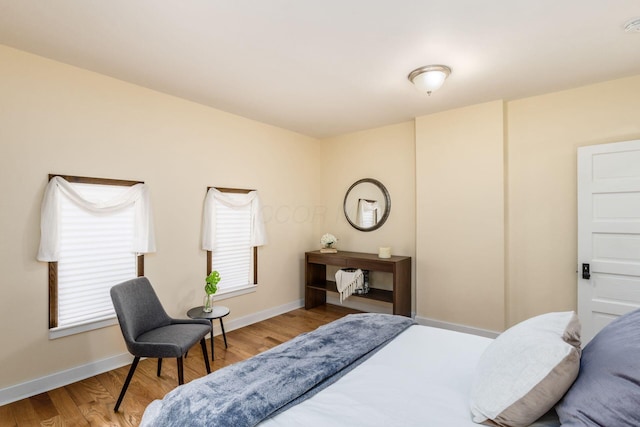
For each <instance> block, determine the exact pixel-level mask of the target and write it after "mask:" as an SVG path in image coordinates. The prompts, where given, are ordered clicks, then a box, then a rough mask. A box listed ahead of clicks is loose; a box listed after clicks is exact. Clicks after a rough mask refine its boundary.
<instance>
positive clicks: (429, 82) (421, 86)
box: [408, 65, 451, 95]
mask: <svg viewBox="0 0 640 427" xmlns="http://www.w3.org/2000/svg"><path fill="white" fill-rule="evenodd" d="M449 74H451V68H449V67H447V66H446V65H427V66H426V67H420V68H416V69H415V70H413V71H412V72H411V73H409V76H408V78H409V81H410V82H411V83H413V84H414V85H415V86H416V88H417V89H418V90H420V91H422V92H427V95H431V92H433V91H434V90H438V89H439V88H440V86H442V84H443V83H444V81H445V80H446V78H447V77H449Z"/></svg>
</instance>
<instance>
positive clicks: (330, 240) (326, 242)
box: [320, 233, 338, 248]
mask: <svg viewBox="0 0 640 427" xmlns="http://www.w3.org/2000/svg"><path fill="white" fill-rule="evenodd" d="M337 241H338V238H337V237H336V236H334V235H333V234H329V233H326V234H324V235H323V236H322V237H321V238H320V243H321V244H322V246H323V247H325V248H330V247H332V246H333V245H334V244H335V243H336V242H337Z"/></svg>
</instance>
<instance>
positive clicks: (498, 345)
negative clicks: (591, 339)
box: [471, 311, 580, 427]
mask: <svg viewBox="0 0 640 427" xmlns="http://www.w3.org/2000/svg"><path fill="white" fill-rule="evenodd" d="M579 369H580V321H579V320H578V317H577V316H576V314H575V313H574V312H572V311H569V312H562V313H548V314H543V315H541V316H536V317H533V318H531V319H528V320H525V321H524V322H521V323H518V324H517V325H515V326H513V327H511V328H510V329H508V330H506V331H505V332H503V333H502V334H501V335H500V336H499V337H498V338H496V339H495V341H494V342H492V343H491V344H490V345H489V347H487V349H486V350H485V352H484V353H483V354H482V357H481V358H480V361H479V362H478V366H477V367H476V372H475V377H474V380H473V385H472V389H471V413H472V415H473V421H474V422H476V423H484V422H487V423H490V422H492V423H491V424H492V425H495V424H497V425H499V426H514V427H515V426H528V425H529V424H531V423H533V422H534V421H535V420H537V419H538V418H540V417H541V416H542V415H544V414H545V413H546V412H547V411H548V410H549V409H551V408H552V407H553V405H555V404H556V402H557V401H558V400H560V398H561V397H562V396H563V395H564V394H565V392H566V391H567V390H568V389H569V387H570V386H571V384H573V381H574V380H575V379H576V377H577V376H578V371H579Z"/></svg>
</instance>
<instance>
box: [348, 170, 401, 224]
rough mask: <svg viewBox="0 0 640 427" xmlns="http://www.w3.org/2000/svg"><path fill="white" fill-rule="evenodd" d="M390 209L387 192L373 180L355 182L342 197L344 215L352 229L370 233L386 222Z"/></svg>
mask: <svg viewBox="0 0 640 427" xmlns="http://www.w3.org/2000/svg"><path fill="white" fill-rule="evenodd" d="M390 209H391V199H390V197H389V192H388V191H387V189H386V188H385V186H384V185H382V183H381V182H380V181H378V180H375V179H373V178H364V179H361V180H358V181H356V182H355V183H354V184H353V185H352V186H351V187H349V189H348V190H347V194H346V195H345V197H344V215H345V217H346V218H347V221H349V224H351V225H352V226H353V227H354V228H356V229H358V230H361V231H372V230H376V229H378V228H380V227H381V226H382V224H384V222H385V221H386V220H387V217H388V216H389V211H390Z"/></svg>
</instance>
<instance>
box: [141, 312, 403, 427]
mask: <svg viewBox="0 0 640 427" xmlns="http://www.w3.org/2000/svg"><path fill="white" fill-rule="evenodd" d="M413 324H415V322H414V321H413V320H412V319H409V318H407V317H402V316H392V315H388V314H373V313H367V314H351V315H348V316H346V317H343V318H342V319H339V320H336V321H334V322H332V323H329V324H327V325H324V326H321V327H319V328H318V329H316V330H315V331H312V332H309V333H306V334H302V335H300V336H298V337H296V338H294V339H292V340H291V341H287V342H286V343H284V344H281V345H279V346H277V347H274V348H272V349H271V350H268V351H266V352H264V353H261V354H259V355H257V356H254V357H252V358H250V359H247V360H244V361H242V362H238V363H236V364H233V365H230V366H227V367H225V368H222V369H219V370H217V371H215V372H213V373H211V374H210V375H207V376H205V377H202V378H200V379H197V380H194V381H191V382H190V383H189V384H186V385H183V386H180V387H178V388H176V389H175V390H173V391H171V392H169V393H168V394H167V395H166V396H165V397H164V399H162V400H156V401H154V402H152V403H151V404H150V405H149V406H148V407H147V409H146V411H145V413H144V416H143V418H142V422H141V424H140V426H141V427H146V426H153V427H160V426H178V425H179V426H208V427H227V426H233V427H243V426H247V427H249V426H255V425H256V424H258V423H260V422H261V421H263V420H264V419H266V418H269V417H271V416H273V415H275V414H277V413H279V412H281V411H283V410H285V409H287V408H288V407H290V406H292V405H295V404H297V403H299V402H301V401H303V400H305V399H307V398H309V397H311V396H312V395H314V394H316V393H317V392H319V391H320V390H322V389H323V388H325V387H327V386H328V385H330V384H332V383H333V382H335V381H337V380H338V379H339V378H340V377H341V376H343V375H344V374H346V373H347V372H348V371H350V370H351V369H353V368H354V367H355V366H357V365H358V364H360V363H362V362H363V361H364V360H366V359H367V358H369V357H370V356H371V355H372V354H373V353H375V352H376V351H377V350H379V349H380V348H381V347H383V346H384V345H385V344H386V343H388V342H389V341H391V340H392V339H393V338H394V337H395V336H396V335H398V334H399V333H400V332H402V331H404V330H405V329H406V328H408V327H409V326H411V325H413Z"/></svg>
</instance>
